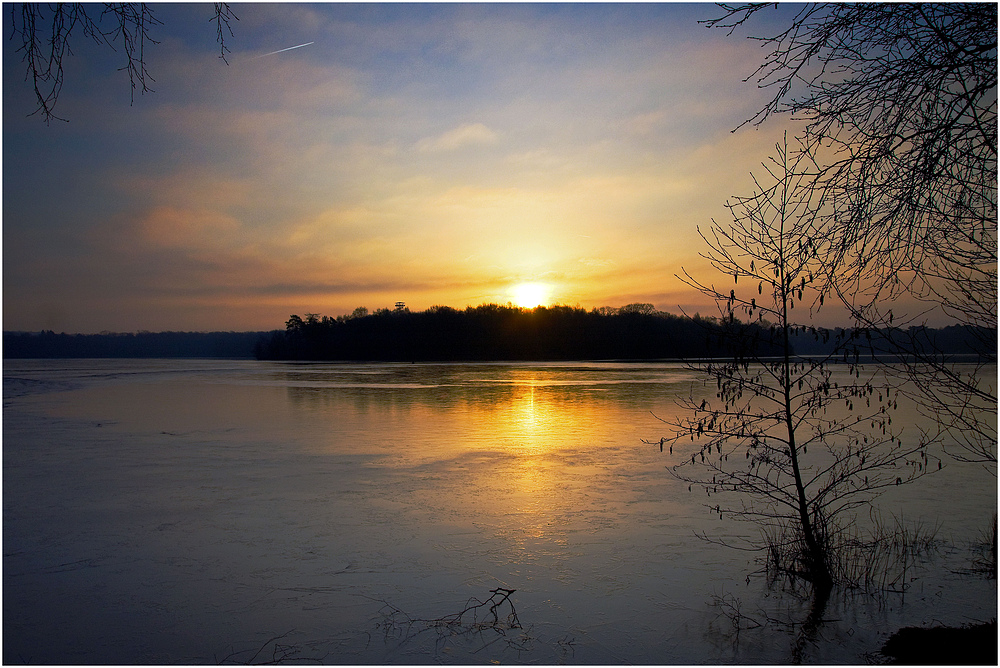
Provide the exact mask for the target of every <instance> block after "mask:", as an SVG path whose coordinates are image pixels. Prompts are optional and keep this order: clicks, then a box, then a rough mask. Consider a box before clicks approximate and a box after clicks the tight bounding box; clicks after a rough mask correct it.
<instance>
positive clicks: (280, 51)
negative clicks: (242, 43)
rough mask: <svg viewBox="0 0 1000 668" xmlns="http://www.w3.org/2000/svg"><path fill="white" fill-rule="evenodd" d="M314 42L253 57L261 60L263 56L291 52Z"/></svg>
mask: <svg viewBox="0 0 1000 668" xmlns="http://www.w3.org/2000/svg"><path fill="white" fill-rule="evenodd" d="M315 43H316V42H306V43H305V44H299V45H298V46H290V47H288V48H287V49H278V50H277V51H272V52H271V53H262V54H260V55H259V56H254V58H263V57H264V56H273V55H274V54H276V53H282V52H284V51H291V50H292V49H301V48H302V47H304V46H309V45H310V44H315Z"/></svg>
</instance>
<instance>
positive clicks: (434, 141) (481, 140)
mask: <svg viewBox="0 0 1000 668" xmlns="http://www.w3.org/2000/svg"><path fill="white" fill-rule="evenodd" d="M498 141H499V137H497V133H495V132H493V130H490V129H489V128H488V127H486V126H485V125H483V124H482V123H466V124H464V125H460V126H458V127H457V128H455V129H453V130H448V131H447V132H445V133H444V134H441V135H438V136H437V137H425V138H424V139H421V140H420V141H418V142H417V150H418V151H420V152H422V153H427V152H430V153H438V152H444V151H455V150H458V149H460V148H464V147H467V146H489V145H492V144H496V143H497V142H498Z"/></svg>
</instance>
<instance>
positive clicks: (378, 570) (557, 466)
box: [3, 360, 996, 664]
mask: <svg viewBox="0 0 1000 668" xmlns="http://www.w3.org/2000/svg"><path fill="white" fill-rule="evenodd" d="M713 389H714V386H713ZM702 391H704V390H703V386H702V383H701V380H700V378H699V377H698V376H697V375H695V374H693V373H691V372H688V371H686V370H684V369H683V368H681V367H680V366H678V365H670V364H488V365H463V364H444V365H419V364H418V365H407V364H385V365H357V364H350V365H348V364H315V365H309V364H286V363H264V362H241V361H192V360H106V361H104V360H60V361H8V362H6V363H5V367H4V417H3V420H4V424H3V436H4V439H3V452H4V458H3V467H4V473H3V476H4V477H3V483H4V486H3V490H4V491H3V494H4V509H3V512H4V528H3V532H4V535H3V537H4V542H3V549H4V574H3V578H4V636H3V640H4V642H3V654H4V657H3V658H4V662H5V663H23V662H31V663H103V664H107V663H111V664H118V663H216V662H219V661H227V662H249V661H253V662H266V661H271V660H275V659H282V658H284V659H286V660H301V659H315V660H319V661H322V662H324V663H345V664H358V663H403V664H413V663H437V662H444V663H459V664H479V663H490V662H495V661H500V662H504V663H511V662H520V663H541V664H554V663H595V664H618V663H657V664H660V663H685V664H687V663H704V662H731V661H739V662H752V663H771V662H777V663H784V662H787V661H789V659H790V656H791V648H792V646H793V645H794V643H795V633H794V629H789V628H779V627H773V626H772V627H769V628H768V629H766V630H760V631H756V632H749V631H745V632H743V633H741V634H740V635H739V638H738V639H737V638H735V637H734V636H733V634H732V633H731V627H728V626H727V624H728V619H727V618H725V617H720V616H719V610H718V609H717V608H715V607H713V606H711V605H710V603H711V602H712V600H713V596H717V595H723V594H731V595H733V596H736V597H738V598H739V599H740V600H741V601H742V604H743V607H744V612H753V611H756V610H758V609H760V608H765V609H767V610H769V611H771V612H775V611H781V610H784V611H785V613H786V614H789V615H790V618H792V619H801V618H804V616H805V614H806V613H805V611H804V609H801V607H802V606H801V604H800V603H798V602H797V601H796V599H795V598H794V597H790V596H782V595H780V594H777V593H773V592H771V593H769V592H768V591H767V589H766V588H765V587H764V586H763V583H762V581H761V578H760V577H758V576H753V577H751V578H750V579H749V582H748V575H750V574H752V573H753V572H754V571H756V570H757V565H755V564H754V563H753V556H752V555H748V554H746V553H743V552H738V551H734V550H729V549H724V548H721V547H719V546H716V545H712V544H710V543H707V542H705V541H701V540H698V539H697V538H695V536H694V533H695V531H707V532H710V533H712V532H714V533H715V534H724V535H733V534H740V533H748V532H752V531H753V527H752V526H748V525H745V524H739V523H734V522H731V521H728V520H724V521H722V522H720V521H719V520H718V518H717V516H715V515H713V514H711V513H708V512H706V511H705V510H704V508H703V507H702V503H703V501H705V499H704V498H702V497H699V496H698V495H697V494H693V493H689V492H688V490H687V486H686V485H681V484H680V483H678V482H677V481H675V480H673V479H672V478H671V477H670V476H669V475H667V473H666V472H665V471H664V466H665V465H667V464H670V463H671V462H672V460H671V458H670V457H668V456H666V455H664V454H661V453H660V452H659V450H658V448H656V447H651V446H647V445H644V444H642V443H641V439H642V438H658V437H659V435H660V431H659V429H660V424H659V423H658V422H657V421H656V420H655V418H653V416H652V415H651V411H652V412H655V413H656V414H658V415H665V414H666V413H667V412H669V411H671V410H673V408H672V407H671V406H672V404H671V402H672V401H673V398H675V397H678V396H686V395H687V394H688V393H690V392H695V393H697V392H702ZM925 480H928V481H929V482H927V483H926V484H924V483H921V484H920V485H919V487H918V486H912V487H908V488H900V489H899V490H893V494H892V495H890V496H888V497H887V498H886V499H885V505H886V507H887V508H889V509H896V508H903V509H905V516H906V517H907V518H908V519H914V520H916V519H920V520H923V521H925V522H928V523H942V530H941V535H942V536H943V537H945V538H947V539H949V540H950V541H951V542H952V544H953V545H954V546H956V547H954V549H950V551H949V552H948V553H946V554H944V555H942V556H941V557H939V558H938V559H937V560H936V562H935V564H933V565H930V566H928V567H927V569H925V571H926V572H921V573H915V574H914V577H915V579H914V580H913V586H912V587H911V589H910V590H909V592H908V593H907V595H906V596H905V597H898V598H892V597H890V598H889V599H888V600H883V601H879V602H878V603H875V602H872V601H870V600H858V599H857V597H855V598H852V599H850V600H838V601H835V602H834V604H833V605H832V606H831V610H830V611H829V612H828V617H829V618H830V619H831V620H832V621H830V622H828V623H827V624H824V625H823V627H822V628H821V630H820V634H819V637H818V638H817V640H816V641H815V642H813V643H809V644H808V646H807V647H806V655H805V656H806V659H807V660H809V661H812V662H827V663H829V662H834V663H838V662H840V663H843V662H848V663H857V662H861V661H863V657H864V653H865V652H870V651H874V650H876V649H877V648H878V647H879V646H880V645H881V643H882V641H884V639H885V637H887V635H888V633H890V632H891V631H893V630H895V629H896V628H898V627H899V626H902V625H905V624H920V623H926V622H930V621H931V620H936V621H938V622H941V623H963V622H966V621H972V620H975V619H989V618H992V617H995V616H996V588H995V582H987V581H985V580H983V579H982V578H974V577H970V576H967V575H961V574H959V573H956V572H954V571H957V570H959V569H960V568H961V566H962V565H963V564H965V563H966V562H967V554H966V552H967V551H965V550H963V549H961V548H962V547H963V546H966V545H967V544H968V543H970V542H972V541H974V540H976V539H977V537H978V532H980V531H982V530H983V529H984V528H985V527H986V523H987V522H988V521H989V519H990V518H991V517H992V513H993V512H994V510H995V508H996V482H995V479H994V478H992V477H990V476H989V475H988V474H985V473H983V472H981V471H979V470H978V469H975V468H974V467H959V466H949V467H946V468H945V470H944V471H942V472H941V474H936V475H935V476H931V477H930V478H927V479H925ZM497 587H504V588H508V589H515V590H516V592H515V593H514V594H513V595H512V597H511V600H512V601H513V602H514V605H515V606H516V612H517V616H518V619H519V621H520V623H521V626H522V628H501V629H500V630H502V631H503V632H504V633H502V634H501V633H500V632H499V631H498V630H497V629H494V628H485V629H478V630H477V629H475V628H471V624H470V623H467V624H466V625H465V626H463V627H461V628H457V627H447V626H442V625H440V624H436V625H435V624H433V623H432V622H431V620H435V619H439V618H442V617H445V616H447V615H450V614H453V613H456V612H458V611H460V610H462V609H463V608H465V607H466V605H467V602H468V601H469V600H470V598H473V597H476V598H478V599H479V600H484V599H486V598H488V597H489V596H490V590H492V589H495V588H497ZM796 606H798V607H796ZM407 619H408V620H411V621H410V622H409V623H406V622H404V620H407ZM468 619H469V620H470V621H471V617H470V618H468ZM275 638H277V639H276V640H274V639H275Z"/></svg>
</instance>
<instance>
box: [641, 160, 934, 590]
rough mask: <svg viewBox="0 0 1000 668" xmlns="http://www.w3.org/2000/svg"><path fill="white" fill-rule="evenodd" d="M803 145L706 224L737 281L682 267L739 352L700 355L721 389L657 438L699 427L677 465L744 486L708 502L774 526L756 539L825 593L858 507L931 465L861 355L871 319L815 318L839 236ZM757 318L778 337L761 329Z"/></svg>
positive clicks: (690, 476)
mask: <svg viewBox="0 0 1000 668" xmlns="http://www.w3.org/2000/svg"><path fill="white" fill-rule="evenodd" d="M807 158H808V153H804V152H798V153H794V154H793V152H790V151H789V149H788V147H787V144H784V143H783V144H780V145H778V146H777V148H776V157H775V158H773V159H772V161H771V162H770V163H768V164H765V165H764V168H765V170H766V179H764V180H761V179H758V178H757V177H754V182H755V185H756V188H757V190H756V191H755V192H754V193H753V194H752V195H751V196H749V197H738V198H735V199H733V200H732V201H730V202H728V203H727V206H728V207H729V209H730V211H731V213H732V215H733V221H732V223H731V224H729V225H720V224H718V223H715V222H714V221H713V224H712V226H711V228H710V230H709V232H708V234H704V233H702V238H703V239H704V240H705V242H706V243H707V245H708V249H709V250H708V251H707V252H706V253H704V254H703V257H705V258H706V259H708V260H709V261H710V262H711V264H712V266H713V267H714V268H715V269H716V270H718V271H719V272H720V274H721V275H723V276H726V277H728V279H731V280H732V286H733V287H732V288H729V289H727V288H719V287H716V286H715V285H714V284H712V285H709V284H705V283H702V282H699V281H698V280H696V279H695V278H693V277H692V276H690V275H689V274H688V273H687V272H685V273H684V275H683V276H682V277H681V279H682V280H684V281H685V282H687V283H688V284H689V285H691V286H692V287H694V288H696V289H698V290H699V291H701V292H702V293H703V294H705V295H708V296H710V297H712V298H713V299H715V300H716V303H717V304H719V307H720V314H721V322H722V323H723V324H724V325H725V327H726V335H725V339H726V341H727V343H728V344H729V347H730V352H731V358H729V359H727V360H719V361H713V362H709V363H704V364H701V365H700V366H699V368H701V369H702V370H704V371H705V372H706V373H707V374H708V376H709V377H710V378H712V379H713V380H715V382H716V385H717V388H718V393H717V395H716V400H715V401H710V400H698V399H695V398H693V397H691V398H688V399H686V400H684V401H682V402H681V407H682V408H683V409H684V410H683V412H682V413H681V414H680V416H679V417H677V418H675V419H671V420H665V421H666V422H667V424H668V425H669V426H670V427H671V432H670V435H669V436H668V437H665V438H664V439H663V440H661V441H660V447H661V449H662V447H663V446H664V445H665V444H666V443H669V444H670V449H671V454H673V449H674V447H675V446H679V445H680V444H682V443H684V442H686V441H690V442H691V443H692V446H691V447H692V448H693V451H692V452H691V456H690V459H687V458H686V455H685V459H684V460H683V461H682V462H681V463H679V464H677V465H675V466H673V467H672V468H671V469H670V470H671V472H672V473H673V475H674V476H676V477H677V478H679V479H681V480H683V481H685V482H687V483H688V484H689V485H690V486H691V487H692V488H693V487H694V486H698V487H700V488H702V489H703V490H704V491H705V493H706V494H708V495H709V496H712V495H716V494H718V495H721V496H722V498H733V497H735V498H734V499H733V500H731V501H729V502H719V503H718V504H716V505H710V508H711V509H712V510H713V511H714V512H716V513H718V514H719V515H720V517H721V516H730V517H733V518H736V519H743V520H749V521H753V522H756V523H758V524H759V525H761V526H762V527H764V529H765V534H766V538H765V541H764V543H763V544H760V543H752V544H751V547H755V548H760V549H763V548H764V547H768V548H769V549H770V550H771V551H772V554H771V558H772V559H776V558H780V564H778V568H779V569H780V570H782V571H784V572H786V573H789V574H791V575H794V576H796V577H801V578H803V579H805V580H807V581H809V582H811V583H813V586H814V592H815V594H816V596H817V598H818V599H820V600H822V601H825V597H826V595H827V594H828V593H829V591H830V589H831V587H832V585H833V584H834V583H835V582H836V581H838V579H839V576H840V574H841V573H842V572H843V568H842V564H840V563H839V561H838V558H839V556H840V555H838V554H837V545H838V536H837V533H838V532H839V531H842V530H846V529H847V528H848V527H849V526H850V525H851V524H852V523H853V513H852V511H853V510H854V509H856V508H858V507H859V506H861V505H864V504H868V503H870V502H871V500H872V499H873V498H874V497H875V496H877V495H878V494H879V493H880V492H881V491H882V490H884V489H885V488H887V487H890V486H895V485H899V484H903V483H906V482H909V481H911V480H914V479H916V478H918V477H920V476H922V475H924V474H925V473H927V471H928V464H930V463H931V459H932V458H931V457H930V456H929V455H928V454H927V451H926V447H925V444H924V443H923V442H922V441H921V440H919V439H916V440H914V439H912V438H906V439H904V438H903V436H902V430H901V429H899V428H898V427H893V425H892V414H893V412H894V410H895V408H896V401H897V396H896V392H895V391H894V390H893V389H892V388H891V387H889V386H888V385H887V384H885V383H884V382H882V381H881V380H880V375H879V374H878V372H877V370H876V371H874V372H872V371H866V370H865V367H864V365H863V364H862V363H861V357H860V353H861V351H862V349H863V348H864V346H866V345H867V343H868V341H869V334H870V333H869V332H867V331H865V330H860V329H852V330H847V331H844V330H841V331H840V332H837V333H831V332H828V331H824V330H821V329H817V328H816V327H815V326H814V325H813V324H811V320H812V317H813V315H814V314H815V313H816V311H817V310H818V309H820V308H822V305H823V301H824V299H825V293H824V292H822V288H823V286H824V285H825V282H824V281H822V280H821V279H820V274H819V272H821V271H822V269H823V264H822V261H821V260H822V257H823V254H824V253H825V252H826V251H827V249H826V247H825V246H826V245H827V244H828V243H830V241H829V237H828V236H826V235H825V234H824V229H823V223H824V220H823V219H822V218H818V217H817V216H816V213H815V211H816V209H815V203H814V202H813V198H814V195H815V192H814V191H813V190H812V189H811V188H810V187H809V183H808V178H809V177H808V176H806V175H805V174H806V173H807V172H808V170H806V169H803V167H804V165H803V163H804V162H806V161H807ZM740 316H742V317H744V318H746V321H744V320H741V319H740ZM761 326H763V327H764V328H765V331H768V332H770V335H771V341H769V343H770V344H772V345H771V346H769V347H767V346H765V347H762V346H760V345H758V344H759V341H754V340H753V337H754V335H753V334H751V332H753V331H757V332H759V331H761ZM796 335H799V336H813V337H821V336H822V337H831V336H832V337H833V339H834V345H833V346H832V352H829V353H827V354H825V355H820V356H816V357H812V358H804V357H797V356H795V355H794V353H793V344H794V340H795V337H796ZM761 350H766V351H769V354H768V356H765V355H762V354H761V353H760V352H759V351H761ZM774 350H777V353H778V354H777V356H771V354H773V351H774ZM838 363H839V364H838ZM834 368H839V369H840V370H841V371H844V370H846V371H847V372H848V374H849V378H850V380H849V381H848V382H844V380H843V379H841V380H837V378H838V377H839V376H842V375H843V374H842V373H841V374H838V375H836V376H835V374H834ZM678 454H679V453H678ZM937 465H938V467H939V466H940V461H938V462H937Z"/></svg>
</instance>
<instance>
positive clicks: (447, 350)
mask: <svg viewBox="0 0 1000 668" xmlns="http://www.w3.org/2000/svg"><path fill="white" fill-rule="evenodd" d="M727 326H729V325H728V324H727V323H725V322H723V321H722V320H720V319H718V318H714V317H701V316H699V315H695V316H693V317H687V316H678V315H674V314H671V313H667V312H664V311H657V310H656V309H655V308H654V307H653V305H652V304H629V305H627V306H623V307H620V308H615V307H609V306H604V307H601V308H597V309H592V310H590V311H587V310H584V309H582V308H579V307H570V306H550V307H545V306H539V307H536V308H533V309H526V308H520V307H516V306H511V305H497V304H482V305H480V306H475V307H472V306H470V307H466V308H465V309H461V310H460V309H454V308H450V307H447V306H433V307H431V308H429V309H427V310H426V311H421V312H412V311H410V310H409V309H407V308H406V307H405V306H400V307H399V308H396V309H379V310H377V311H375V312H373V313H369V312H368V310H367V309H365V308H358V309H355V310H354V312H353V313H351V314H348V315H340V316H336V317H329V316H320V315H318V314H312V313H307V314H306V315H305V317H304V318H303V317H301V316H298V315H293V316H291V317H290V318H289V319H288V321H287V322H286V323H285V329H284V330H270V331H256V332H234V331H217V332H136V333H107V332H105V333H101V334H66V333H58V334H57V333H55V332H53V331H51V330H43V331H41V332H4V334H3V356H4V358H6V359H27V358H142V357H148V358H238V359H239V358H242V359H251V358H257V359H260V360H295V361H308V360H317V361H355V362H360V361H388V362H398V361H404V362H411V361H412V362H416V361H426V362H431V361H547V360H552V361H558V360H690V359H698V358H706V357H708V358H717V357H732V356H739V355H744V354H751V353H756V354H758V355H767V354H769V353H771V352H774V350H775V349H774V345H773V343H772V341H773V334H772V332H771V331H770V328H769V327H768V326H767V325H766V323H765V324H763V325H762V324H759V323H758V324H756V325H753V326H752V333H753V334H755V336H751V337H749V339H748V341H747V342H746V345H745V346H744V347H743V349H741V350H734V349H733V347H732V343H731V341H730V342H728V343H726V344H724V345H723V344H721V343H720V342H721V341H724V340H726V338H727V337H726V327H727ZM915 329H920V330H921V335H920V337H919V338H918V337H917V336H916V335H915V334H914V332H913V330H915ZM846 331H847V330H843V329H839V328H838V329H832V330H822V329H802V330H798V331H796V332H795V335H794V336H793V341H794V351H795V353H796V354H799V355H821V354H826V353H829V351H830V350H831V349H832V346H833V345H834V344H835V342H836V341H837V340H839V339H840V338H841V337H842V336H843V335H844V334H845V332H846ZM905 335H906V337H907V340H908V341H913V340H923V341H927V342H928V345H934V347H935V348H936V349H938V350H940V351H943V352H946V353H949V354H971V353H973V352H974V351H975V346H974V342H975V341H977V340H981V339H982V338H983V334H982V332H979V333H976V332H973V331H972V330H971V329H970V328H969V327H967V326H953V327H945V328H942V329H930V328H910V330H908V331H907V332H906V333H905ZM990 336H992V339H993V340H994V341H995V340H996V331H995V330H993V331H992V332H991V333H990ZM876 340H881V338H877V339H876ZM867 352H869V354H880V353H882V352H883V351H879V350H876V349H872V350H869V351H867Z"/></svg>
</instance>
